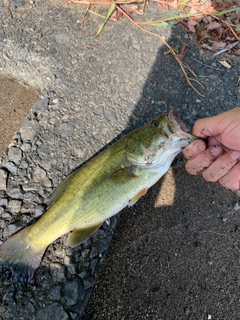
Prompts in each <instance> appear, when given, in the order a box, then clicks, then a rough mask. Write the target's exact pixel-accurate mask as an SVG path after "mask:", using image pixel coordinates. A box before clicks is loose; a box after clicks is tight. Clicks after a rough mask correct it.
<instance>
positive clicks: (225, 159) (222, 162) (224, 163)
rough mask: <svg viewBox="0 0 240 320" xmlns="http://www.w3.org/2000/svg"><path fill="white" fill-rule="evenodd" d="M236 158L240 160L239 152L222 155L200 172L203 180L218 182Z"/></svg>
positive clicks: (235, 161) (234, 162)
mask: <svg viewBox="0 0 240 320" xmlns="http://www.w3.org/2000/svg"><path fill="white" fill-rule="evenodd" d="M238 158H240V152H239V151H231V152H228V153H225V154H223V155H222V156H220V157H219V158H218V159H216V160H215V161H214V162H213V163H212V164H211V165H210V166H209V167H208V168H207V169H206V170H204V171H203V172H202V176H203V178H204V179H205V180H207V181H212V182H213V181H218V180H219V179H220V178H222V177H223V176H224V175H226V174H227V173H228V172H229V171H230V170H231V169H232V167H233V166H234V165H235V164H236V163H237V159H238Z"/></svg>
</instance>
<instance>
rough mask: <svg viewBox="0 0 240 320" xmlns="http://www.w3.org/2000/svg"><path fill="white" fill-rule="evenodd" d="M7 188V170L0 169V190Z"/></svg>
mask: <svg viewBox="0 0 240 320" xmlns="http://www.w3.org/2000/svg"><path fill="white" fill-rule="evenodd" d="M6 189H7V172H6V171H5V170H3V169H0V190H3V191H6Z"/></svg>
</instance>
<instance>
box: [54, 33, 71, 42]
mask: <svg viewBox="0 0 240 320" xmlns="http://www.w3.org/2000/svg"><path fill="white" fill-rule="evenodd" d="M55 40H56V42H57V43H59V44H66V43H68V42H69V37H68V36H67V35H66V34H64V33H60V34H57V35H56V36H55Z"/></svg>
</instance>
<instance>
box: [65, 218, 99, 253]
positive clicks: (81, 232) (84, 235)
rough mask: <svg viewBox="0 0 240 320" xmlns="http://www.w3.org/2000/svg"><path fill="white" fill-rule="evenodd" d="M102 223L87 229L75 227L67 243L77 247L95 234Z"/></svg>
mask: <svg viewBox="0 0 240 320" xmlns="http://www.w3.org/2000/svg"><path fill="white" fill-rule="evenodd" d="M101 225H102V223H100V224H98V225H95V226H91V227H88V228H85V229H73V231H72V233H70V234H69V236H68V238H67V245H68V246H69V247H71V248H74V247H76V246H77V245H79V244H81V243H82V242H84V241H85V240H87V239H88V238H90V237H91V236H92V235H93V234H94V232H96V231H97V229H98V228H99V227H101Z"/></svg>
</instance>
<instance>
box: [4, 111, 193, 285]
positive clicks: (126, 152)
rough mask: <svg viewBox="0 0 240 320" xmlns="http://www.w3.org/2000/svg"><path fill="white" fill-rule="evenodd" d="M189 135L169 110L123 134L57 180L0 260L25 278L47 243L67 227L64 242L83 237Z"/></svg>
mask: <svg viewBox="0 0 240 320" xmlns="http://www.w3.org/2000/svg"><path fill="white" fill-rule="evenodd" d="M193 139H194V137H193V136H192V135H190V134H188V133H187V132H186V128H185V127H184V125H183V123H182V122H181V120H180V119H179V117H178V115H177V114H176V112H175V110H173V109H172V110H170V112H169V113H166V114H164V115H161V116H158V117H156V118H155V119H153V120H152V121H151V122H149V123H148V124H146V125H144V126H143V127H140V128H138V129H136V130H134V131H133V132H131V133H129V134H128V135H126V136H125V137H123V138H122V139H121V140H119V141H118V142H116V143H115V144H113V145H112V146H111V147H109V148H108V149H106V150H105V151H103V152H102V153H100V154H99V155H97V156H96V157H95V158H93V159H92V160H91V161H89V162H88V163H87V164H86V165H85V166H82V167H80V168H78V169H76V170H75V171H74V172H73V173H71V174H70V175H69V176H68V177H67V178H66V179H65V180H63V181H62V182H61V183H60V184H59V186H58V187H57V188H56V190H55V191H54V192H53V194H52V196H51V199H50V205H49V208H48V210H47V212H46V213H45V214H44V215H43V216H42V217H41V218H40V219H39V220H38V221H37V222H36V223H34V224H33V225H31V226H29V227H27V228H24V229H22V230H21V231H19V232H18V233H16V234H14V235H13V236H11V237H10V238H9V239H8V240H7V241H5V242H4V243H3V244H2V245H1V246H0V261H1V263H3V264H6V265H9V266H10V267H11V269H12V272H13V276H14V278H15V279H16V280H18V281H19V282H27V281H29V280H30V279H31V278H32V277H33V275H34V272H35V270H36V269H37V268H38V267H39V265H40V263H41V260H42V257H43V254H44V252H45V250H46V249H47V247H48V246H49V244H50V243H52V242H53V241H54V240H56V239H57V238H59V237H60V236H62V235H63V234H66V233H68V232H70V231H72V232H71V233H70V234H69V236H68V239H67V244H68V245H69V246H71V247H74V246H76V245H78V244H80V243H82V242H83V241H85V240H86V239H87V238H89V237H90V236H91V235H92V234H93V233H94V232H95V231H96V230H97V229H98V228H99V227H100V226H101V224H102V223H103V222H104V221H105V220H106V219H108V218H110V217H111V216H113V215H115V214H116V213H118V212H119V211H120V210H122V209H123V208H124V207H126V206H132V205H133V204H134V203H135V202H136V201H137V200H138V199H139V198H140V197H141V196H142V195H144V194H145V193H146V192H147V190H148V189H149V188H150V187H151V186H152V185H153V184H155V183H156V182H157V181H158V180H159V179H160V178H161V177H162V176H163V175H164V174H165V172H166V171H167V170H168V168H169V166H170V165H171V163H172V160H173V159H174V157H175V156H176V155H177V154H178V153H179V152H181V149H182V148H184V147H185V146H187V145H188V144H189V143H190V142H191V141H192V140H193Z"/></svg>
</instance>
